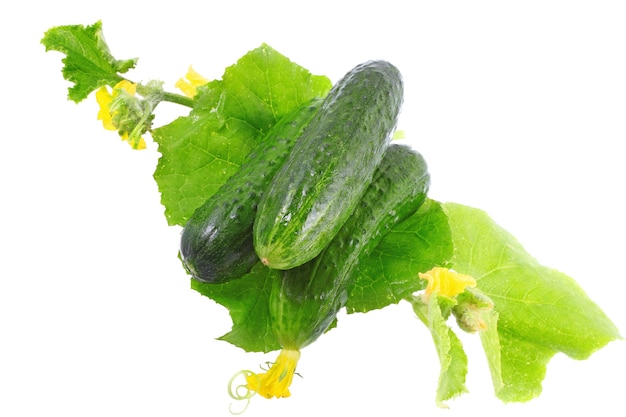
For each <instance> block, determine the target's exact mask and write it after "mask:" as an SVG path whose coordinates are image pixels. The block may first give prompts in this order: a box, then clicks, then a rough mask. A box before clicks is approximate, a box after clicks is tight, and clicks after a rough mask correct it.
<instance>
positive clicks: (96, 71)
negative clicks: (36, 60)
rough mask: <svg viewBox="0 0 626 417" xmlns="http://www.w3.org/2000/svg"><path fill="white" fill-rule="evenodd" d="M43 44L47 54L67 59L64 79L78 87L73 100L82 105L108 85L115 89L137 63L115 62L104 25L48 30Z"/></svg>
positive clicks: (130, 60) (98, 23)
mask: <svg viewBox="0 0 626 417" xmlns="http://www.w3.org/2000/svg"><path fill="white" fill-rule="evenodd" d="M41 43H42V44H43V45H44V46H45V47H46V51H50V50H54V51H59V52H62V53H64V54H65V55H66V57H65V58H64V59H63V63H64V67H63V70H62V71H63V77H64V78H65V79H66V80H68V81H70V82H72V83H74V85H73V86H72V87H70V88H69V94H68V97H69V99H70V100H73V101H75V102H77V103H78V102H79V101H81V100H84V99H85V98H87V96H89V94H90V93H91V92H93V91H94V90H96V89H98V88H99V87H102V86H104V85H115V84H117V83H118V82H119V81H121V80H122V77H121V76H120V75H119V74H123V73H125V72H126V71H128V70H129V69H131V68H133V67H134V66H135V64H136V62H137V59H136V58H134V59H126V60H117V59H115V58H113V55H111V52H110V51H109V47H108V46H107V44H106V42H105V40H104V37H103V35H102V22H100V21H98V22H96V23H94V24H93V25H91V26H87V27H85V26H83V25H68V26H56V27H53V28H51V29H50V30H48V31H47V32H46V33H45V34H44V37H43V39H42V40H41Z"/></svg>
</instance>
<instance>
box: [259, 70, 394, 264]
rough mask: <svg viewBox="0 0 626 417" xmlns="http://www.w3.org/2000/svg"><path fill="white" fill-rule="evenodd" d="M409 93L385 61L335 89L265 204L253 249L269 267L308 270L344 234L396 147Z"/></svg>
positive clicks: (351, 76) (357, 72)
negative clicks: (393, 136) (380, 166)
mask: <svg viewBox="0 0 626 417" xmlns="http://www.w3.org/2000/svg"><path fill="white" fill-rule="evenodd" d="M402 95H403V87H402V77H401V75H400V72H399V71H398V69H397V68H396V67H394V66H393V65H391V64H390V63H388V62H385V61H369V62H366V63H363V64H361V65H358V66H357V67H355V68H354V69H353V70H351V71H350V72H348V73H347V74H346V75H345V76H344V77H343V78H342V79H341V80H340V81H339V82H338V83H337V84H336V85H335V86H334V87H333V88H332V90H331V91H330V92H329V93H328V96H326V98H325V99H324V103H323V104H322V107H321V108H320V110H319V112H318V113H317V114H316V115H315V117H314V118H313V120H312V121H311V124H310V125H309V127H308V128H307V129H306V130H305V131H304V133H303V134H302V136H301V137H300V138H299V139H298V141H297V142H296V145H295V146H294V148H293V151H292V153H291V155H290V156H289V157H288V158H287V161H286V162H285V164H284V165H283V167H282V168H281V169H280V171H278V173H277V174H276V176H275V177H274V179H273V180H272V183H271V185H270V187H269V188H268V190H267V192H266V193H265V194H264V195H263V197H262V199H261V202H260V203H259V209H258V211H257V216H256V219H255V223H254V247H255V249H256V251H257V254H258V255H259V258H260V259H261V260H262V261H263V263H264V264H266V265H267V266H269V267H271V268H276V269H289V268H293V267H295V266H298V265H301V264H303V263H305V262H307V261H309V260H311V259H313V258H314V257H315V256H317V255H318V254H319V253H320V252H321V251H322V249H324V248H325V247H326V246H327V245H328V243H329V242H330V241H331V240H332V238H333V237H334V236H335V234H337V232H338V231H339V229H340V228H341V226H342V225H343V223H344V222H345V221H346V220H347V219H348V217H349V216H350V214H351V213H352V212H353V211H354V209H355V207H356V205H357V204H358V202H359V200H360V199H361V197H362V195H363V193H364V192H365V189H366V188H367V186H368V185H369V183H370V182H371V180H372V176H373V175H374V171H375V170H376V167H377V166H378V164H379V163H380V160H381V159H382V157H383V153H384V152H385V149H387V146H388V145H389V140H390V136H391V134H392V132H393V130H394V128H395V126H396V121H397V117H398V113H399V111H400V107H401V106H402Z"/></svg>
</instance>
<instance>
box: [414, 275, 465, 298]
mask: <svg viewBox="0 0 626 417" xmlns="http://www.w3.org/2000/svg"><path fill="white" fill-rule="evenodd" d="M419 277H420V278H421V279H425V280H428V285H427V286H426V291H425V292H424V295H423V297H424V299H425V300H428V298H429V297H430V295H431V294H432V293H433V292H435V291H437V293H438V294H439V295H442V296H444V297H448V298H453V297H456V296H457V295H459V294H461V293H462V292H463V291H465V287H475V286H476V280H475V279H474V278H472V277H471V276H469V275H463V274H459V273H457V272H455V271H451V270H449V269H448V268H440V267H435V268H433V269H431V270H430V271H428V272H425V273H421V272H420V273H419Z"/></svg>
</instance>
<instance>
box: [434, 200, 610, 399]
mask: <svg viewBox="0 0 626 417" xmlns="http://www.w3.org/2000/svg"><path fill="white" fill-rule="evenodd" d="M443 209H444V211H445V213H446V214H447V216H448V221H449V224H450V229H451V231H452V240H453V243H454V248H455V253H454V258H453V264H454V268H455V269H456V270H457V271H459V272H461V273H464V274H469V275H472V276H473V277H474V278H475V279H476V280H477V282H478V288H479V289H480V290H481V291H482V292H483V293H485V294H486V295H487V296H488V297H489V298H491V300H493V302H494V304H495V310H496V311H497V313H498V332H497V333H498V334H497V335H498V338H499V341H497V342H496V341H494V339H493V335H491V336H490V338H487V339H485V338H483V343H487V344H486V345H485V349H486V351H487V353H489V352H490V351H491V352H493V350H494V349H497V345H498V344H499V345H500V348H501V352H500V360H501V362H500V364H499V369H498V364H495V363H493V361H492V360H491V361H490V362H491V363H490V365H491V367H492V374H493V375H495V377H494V385H495V387H496V394H497V396H498V397H499V398H501V399H502V400H504V401H526V400H529V399H531V398H533V397H535V396H537V395H538V394H539V393H540V392H541V382H542V380H543V378H544V376H545V372H546V364H547V363H548V361H549V360H550V358H551V357H552V356H553V355H554V354H555V353H557V352H563V353H565V354H567V355H569V356H571V357H572V358H576V359H584V358H587V357H588V356H589V355H591V354H592V353H593V352H594V351H596V350H598V349H600V348H601V347H603V346H604V345H606V344H607V343H609V342H610V341H612V340H615V339H618V338H619V337H620V335H619V332H618V330H617V328H616V327H615V325H614V324H613V322H612V321H611V320H610V319H609V318H608V317H607V316H606V315H605V314H604V312H603V311H602V310H601V309H600V307H598V305H597V304H596V303H594V302H593V301H592V300H591V299H590V298H589V297H588V296H587V295H586V294H585V292H584V291H583V290H582V289H581V288H580V286H579V285H578V284H577V283H576V282H575V281H574V280H573V279H572V278H570V277H568V276H567V275H565V274H563V273H561V272H559V271H556V270H554V269H551V268H548V267H545V266H542V265H540V264H539V263H538V262H537V261H536V260H535V259H534V258H533V257H532V256H530V255H529V254H528V253H527V252H526V251H525V250H524V248H523V247H522V246H521V245H520V243H519V242H518V241H517V240H516V239H515V238H514V237H513V236H511V235H510V234H509V233H508V232H506V231H505V230H504V229H502V228H501V227H499V226H498V225H497V224H496V223H495V222H494V221H493V220H492V219H491V218H490V217H489V216H488V215H487V214H486V213H485V212H483V211H482V210H478V209H474V208H470V207H467V206H463V205H460V204H452V203H447V204H444V205H443Z"/></svg>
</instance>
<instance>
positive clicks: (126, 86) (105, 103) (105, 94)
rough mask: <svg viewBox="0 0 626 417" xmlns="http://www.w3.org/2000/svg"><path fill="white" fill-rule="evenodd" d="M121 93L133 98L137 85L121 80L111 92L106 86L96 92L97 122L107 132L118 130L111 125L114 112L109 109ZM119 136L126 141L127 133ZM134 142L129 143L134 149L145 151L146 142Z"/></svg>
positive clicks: (140, 140)
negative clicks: (100, 123)
mask: <svg viewBox="0 0 626 417" xmlns="http://www.w3.org/2000/svg"><path fill="white" fill-rule="evenodd" d="M121 91H125V92H126V93H128V94H130V95H131V96H134V95H135V93H136V92H137V84H134V83H132V82H130V81H128V80H122V81H120V82H119V83H117V84H116V85H115V87H113V90H112V92H109V89H108V88H107V87H106V86H102V87H100V88H99V89H98V91H96V101H97V102H98V105H99V107H100V108H99V110H98V120H102V126H103V127H104V128H105V129H107V130H118V128H117V127H116V126H115V124H114V123H113V117H114V116H115V112H111V110H110V107H111V103H113V100H114V99H115V98H116V97H117V96H119V95H120V92H121ZM120 136H121V138H122V140H124V141H128V139H129V134H128V132H124V133H121V134H120ZM134 142H135V141H133V142H129V143H130V145H131V146H132V147H133V148H134V149H145V147H146V142H145V140H144V139H143V138H139V140H138V141H136V143H134Z"/></svg>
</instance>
